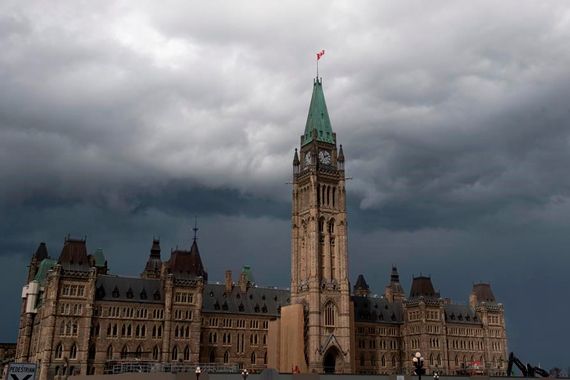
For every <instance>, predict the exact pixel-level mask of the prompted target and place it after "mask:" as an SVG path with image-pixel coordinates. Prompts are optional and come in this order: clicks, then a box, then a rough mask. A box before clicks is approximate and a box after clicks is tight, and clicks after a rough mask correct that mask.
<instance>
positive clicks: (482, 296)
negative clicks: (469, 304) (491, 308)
mask: <svg viewBox="0 0 570 380" xmlns="http://www.w3.org/2000/svg"><path fill="white" fill-rule="evenodd" d="M473 294H475V296H477V302H496V300H495V295H494V294H493V291H492V290H491V285H490V284H487V283H480V284H474V285H473Z"/></svg>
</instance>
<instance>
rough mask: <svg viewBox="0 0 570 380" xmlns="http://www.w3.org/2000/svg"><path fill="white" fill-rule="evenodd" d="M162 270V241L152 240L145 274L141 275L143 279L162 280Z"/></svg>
mask: <svg viewBox="0 0 570 380" xmlns="http://www.w3.org/2000/svg"><path fill="white" fill-rule="evenodd" d="M161 269H162V260H161V258H160V240H159V239H152V247H151V248H150V256H149V257H148V260H147V262H146V265H145V268H144V272H143V273H142V274H141V276H142V277H143V278H160V272H161Z"/></svg>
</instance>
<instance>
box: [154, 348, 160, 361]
mask: <svg viewBox="0 0 570 380" xmlns="http://www.w3.org/2000/svg"><path fill="white" fill-rule="evenodd" d="M158 354H159V351H158V346H154V348H153V349H152V360H158Z"/></svg>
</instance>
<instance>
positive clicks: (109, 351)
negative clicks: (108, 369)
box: [107, 345, 113, 360]
mask: <svg viewBox="0 0 570 380" xmlns="http://www.w3.org/2000/svg"><path fill="white" fill-rule="evenodd" d="M107 360H113V346H111V345H109V347H107Z"/></svg>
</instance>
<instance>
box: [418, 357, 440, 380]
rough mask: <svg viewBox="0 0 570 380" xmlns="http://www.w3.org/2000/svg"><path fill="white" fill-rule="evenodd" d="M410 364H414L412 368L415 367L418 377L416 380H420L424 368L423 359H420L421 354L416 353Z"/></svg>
mask: <svg viewBox="0 0 570 380" xmlns="http://www.w3.org/2000/svg"><path fill="white" fill-rule="evenodd" d="M412 362H413V363H414V367H416V374H417V375H418V380H422V367H423V366H424V358H423V357H422V354H420V352H419V351H418V352H416V354H415V355H414V357H413V358H412ZM434 378H435V376H434Z"/></svg>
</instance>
